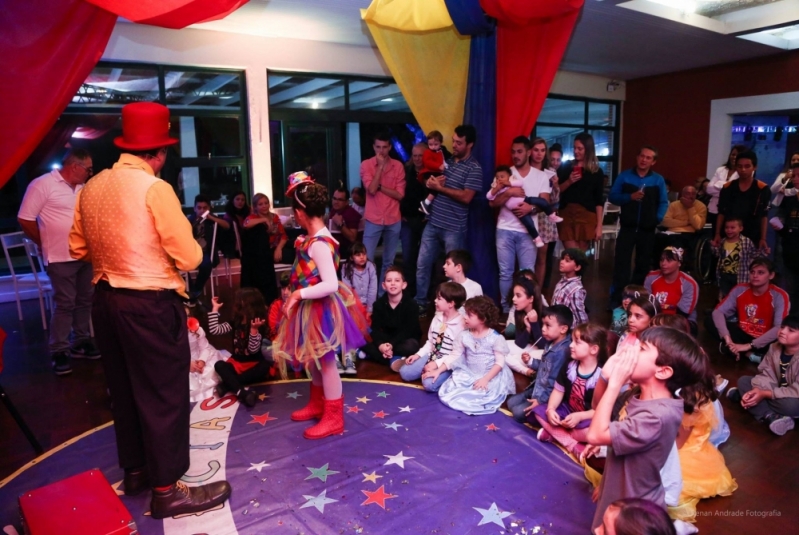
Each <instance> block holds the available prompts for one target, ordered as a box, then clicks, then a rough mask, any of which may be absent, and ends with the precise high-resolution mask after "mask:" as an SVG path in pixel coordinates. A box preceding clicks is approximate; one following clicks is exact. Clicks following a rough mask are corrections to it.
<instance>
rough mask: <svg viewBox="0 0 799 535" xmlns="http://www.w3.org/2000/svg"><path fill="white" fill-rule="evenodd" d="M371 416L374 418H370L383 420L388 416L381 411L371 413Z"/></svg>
mask: <svg viewBox="0 0 799 535" xmlns="http://www.w3.org/2000/svg"><path fill="white" fill-rule="evenodd" d="M372 414H374V416H372V418H385V417H386V416H388V414H386V413H385V412H383V411H380V412H373V413H372Z"/></svg>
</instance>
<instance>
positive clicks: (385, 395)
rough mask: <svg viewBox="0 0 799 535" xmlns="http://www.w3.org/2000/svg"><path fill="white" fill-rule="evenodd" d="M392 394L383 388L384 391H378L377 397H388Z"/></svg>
mask: <svg viewBox="0 0 799 535" xmlns="http://www.w3.org/2000/svg"><path fill="white" fill-rule="evenodd" d="M390 395H391V394H389V393H388V392H386V391H385V390H383V391H382V392H378V393H377V397H379V398H387V397H388V396H390Z"/></svg>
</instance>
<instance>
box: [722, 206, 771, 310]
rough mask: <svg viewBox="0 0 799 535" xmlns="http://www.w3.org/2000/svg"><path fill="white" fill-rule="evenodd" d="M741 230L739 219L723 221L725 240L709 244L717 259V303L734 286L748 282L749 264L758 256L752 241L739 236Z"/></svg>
mask: <svg viewBox="0 0 799 535" xmlns="http://www.w3.org/2000/svg"><path fill="white" fill-rule="evenodd" d="M743 230H744V223H743V221H742V220H741V219H740V218H737V217H734V218H730V219H725V220H724V234H725V238H724V239H723V240H721V243H720V244H719V245H717V246H714V245H713V242H711V246H710V248H711V250H712V251H713V254H714V255H715V256H716V257H717V258H718V259H719V261H718V264H716V284H717V285H718V287H719V301H721V300H722V299H724V298H725V297H726V296H727V294H728V293H730V290H732V288H733V287H734V286H735V285H736V284H746V283H747V282H749V269H748V268H749V263H750V262H751V261H752V260H754V259H755V257H757V256H758V254H759V251H758V249H757V247H755V244H754V243H752V240H750V239H749V238H747V237H746V236H744V235H743V234H741V232H743Z"/></svg>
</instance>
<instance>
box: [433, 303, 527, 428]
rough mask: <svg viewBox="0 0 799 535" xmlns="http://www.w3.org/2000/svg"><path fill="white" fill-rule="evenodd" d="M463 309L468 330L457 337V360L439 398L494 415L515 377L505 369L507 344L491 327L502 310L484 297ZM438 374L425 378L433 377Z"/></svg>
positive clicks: (470, 411) (452, 405) (467, 410)
mask: <svg viewBox="0 0 799 535" xmlns="http://www.w3.org/2000/svg"><path fill="white" fill-rule="evenodd" d="M464 308H465V309H466V319H465V321H464V323H465V325H466V328H467V329H468V330H464V331H463V332H461V334H460V336H459V337H458V341H457V342H456V344H455V349H453V351H452V354H453V355H458V358H457V360H455V362H454V364H453V366H452V375H450V377H449V379H447V380H446V382H445V383H444V384H443V385H441V388H440V389H439V391H438V398H439V399H440V400H441V402H442V403H443V404H444V405H446V406H448V407H450V408H452V409H455V410H458V411H461V412H464V413H466V414H493V413H495V412H496V411H497V409H499V407H500V406H501V405H502V403H503V402H504V401H505V398H506V397H507V395H508V394H512V393H513V391H514V389H515V388H514V382H513V374H512V373H511V371H510V368H508V367H507V366H505V356H506V355H507V354H508V344H507V342H505V338H503V337H502V335H501V334H499V333H498V332H497V331H495V330H494V329H493V328H492V327H491V326H492V325H496V323H497V320H498V319H499V318H498V317H499V309H498V308H497V306H496V305H495V304H494V302H493V301H492V300H491V299H489V298H488V297H485V296H478V297H473V298H471V299H469V300H467V301H466V304H465V305H464ZM445 366H446V367H447V368H449V365H447V364H445ZM436 371H438V370H436ZM436 371H433V372H429V374H427V373H426V375H427V376H428V377H432V374H433V373H436ZM424 378H425V375H423V376H422V379H424Z"/></svg>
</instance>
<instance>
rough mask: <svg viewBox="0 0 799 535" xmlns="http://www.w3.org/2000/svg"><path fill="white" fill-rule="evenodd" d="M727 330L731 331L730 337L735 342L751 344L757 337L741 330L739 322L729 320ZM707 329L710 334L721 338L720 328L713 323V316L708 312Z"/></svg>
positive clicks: (706, 317) (706, 318)
mask: <svg viewBox="0 0 799 535" xmlns="http://www.w3.org/2000/svg"><path fill="white" fill-rule="evenodd" d="M726 323H727V330H728V331H729V332H730V339H731V340H732V343H733V344H751V343H752V340H754V339H755V338H754V337H753V336H751V335H749V334H746V333H745V332H743V331H742V330H741V328H740V327H739V326H738V323H737V322H730V321H727V322H726ZM705 329H707V332H708V334H710V335H711V336H713V337H714V338H717V339H718V340H721V335H720V334H719V330H718V329H717V328H716V324H715V323H713V316H712V315H711V314H708V315H707V316H705Z"/></svg>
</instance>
